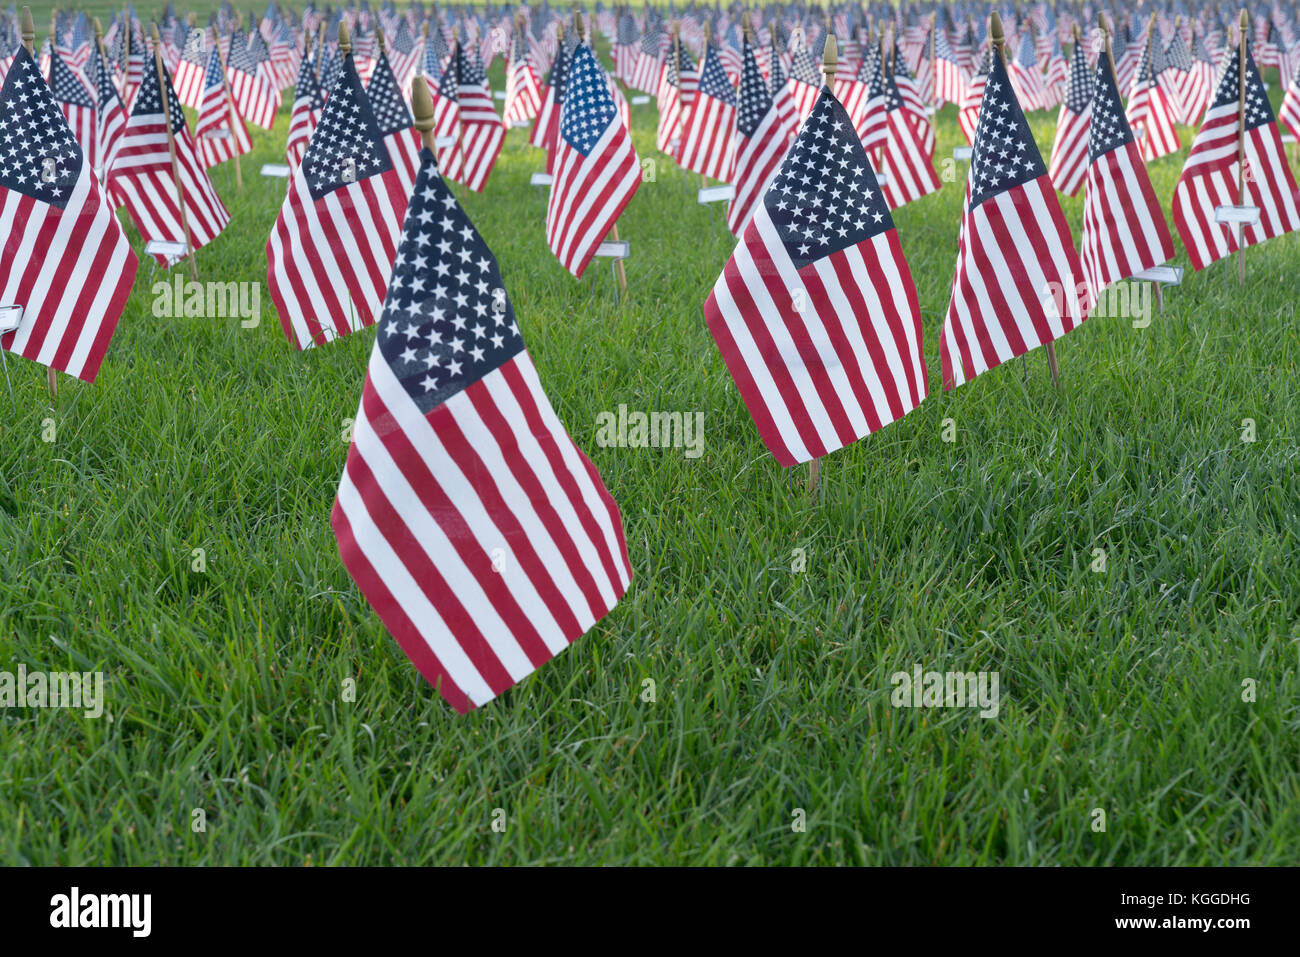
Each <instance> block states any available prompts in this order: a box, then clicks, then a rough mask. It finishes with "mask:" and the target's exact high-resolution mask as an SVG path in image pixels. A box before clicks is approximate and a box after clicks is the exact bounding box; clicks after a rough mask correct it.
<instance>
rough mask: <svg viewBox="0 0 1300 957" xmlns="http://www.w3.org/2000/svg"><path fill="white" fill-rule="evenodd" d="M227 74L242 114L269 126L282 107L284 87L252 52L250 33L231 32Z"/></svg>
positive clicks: (251, 121)
mask: <svg viewBox="0 0 1300 957" xmlns="http://www.w3.org/2000/svg"><path fill="white" fill-rule="evenodd" d="M226 76H227V77H229V78H230V92H231V94H232V95H233V96H234V97H235V107H236V109H238V110H239V115H240V116H242V117H243V118H244V119H246V120H248V122H250V123H253V124H255V125H256V126H260V127H262V129H264V130H269V129H270V128H271V124H272V123H274V122H275V113H276V110H278V109H279V108H280V91H279V90H277V89H276V88H275V85H274V84H273V83H271V82H270V80H269V79H268V78H267V77H266V76H265V75H264V73H263V72H262V70H261V69H260V68H259V66H258V64H257V63H255V62H254V61H253V58H252V57H251V56H250V55H249V52H248V34H246V33H244V32H243V31H242V30H235V31H233V32H232V33H231V34H230V55H229V57H228V59H227V60H226Z"/></svg>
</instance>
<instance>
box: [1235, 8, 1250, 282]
mask: <svg viewBox="0 0 1300 957" xmlns="http://www.w3.org/2000/svg"><path fill="white" fill-rule="evenodd" d="M1249 29H1250V14H1249V13H1247V12H1246V8H1245V7H1242V8H1241V29H1240V30H1238V33H1239V34H1240V36H1239V37H1238V41H1237V50H1238V52H1237V67H1238V69H1237V205H1238V206H1245V205H1246V37H1247V36H1248V35H1249V34H1248V33H1247V31H1248V30H1249ZM1245 282H1246V227H1245V226H1244V225H1240V224H1239V225H1238V226H1237V284H1238V285H1244V284H1245Z"/></svg>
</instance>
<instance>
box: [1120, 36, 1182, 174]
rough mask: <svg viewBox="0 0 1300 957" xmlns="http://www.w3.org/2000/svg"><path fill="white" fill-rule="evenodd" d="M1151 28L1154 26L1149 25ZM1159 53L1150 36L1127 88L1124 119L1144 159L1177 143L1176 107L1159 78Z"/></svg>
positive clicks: (1172, 149) (1164, 152) (1165, 152)
mask: <svg viewBox="0 0 1300 957" xmlns="http://www.w3.org/2000/svg"><path fill="white" fill-rule="evenodd" d="M1151 29H1152V32H1154V30H1155V27H1152V28H1151ZM1163 59H1164V57H1163V54H1162V53H1161V52H1160V47H1159V46H1158V45H1156V44H1155V42H1154V40H1153V41H1152V42H1151V43H1150V44H1148V46H1147V49H1146V50H1144V51H1143V53H1142V61H1141V64H1140V65H1139V67H1138V71H1137V76H1136V77H1134V79H1133V88H1132V90H1130V92H1129V99H1128V111H1127V113H1128V122H1129V126H1131V127H1132V128H1133V130H1134V135H1135V136H1137V139H1138V142H1139V143H1140V144H1141V146H1142V158H1143V159H1144V160H1146V161H1147V162H1150V161H1151V160H1154V159H1159V158H1160V157H1162V156H1168V155H1169V154H1170V153H1173V152H1175V151H1176V150H1177V149H1178V147H1179V146H1180V144H1179V142H1178V133H1177V132H1176V131H1175V130H1174V118H1175V117H1176V116H1177V113H1178V111H1177V108H1176V107H1175V105H1174V102H1173V99H1172V98H1171V97H1170V95H1169V94H1170V91H1169V90H1167V89H1166V88H1165V87H1164V85H1163V84H1162V83H1161V82H1160V77H1159V73H1160V68H1161V66H1162V65H1163Z"/></svg>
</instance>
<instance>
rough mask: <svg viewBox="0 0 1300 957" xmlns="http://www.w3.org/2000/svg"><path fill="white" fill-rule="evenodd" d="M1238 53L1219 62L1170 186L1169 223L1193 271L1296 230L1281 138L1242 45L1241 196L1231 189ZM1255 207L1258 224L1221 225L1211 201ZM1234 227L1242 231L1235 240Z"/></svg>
mask: <svg viewBox="0 0 1300 957" xmlns="http://www.w3.org/2000/svg"><path fill="white" fill-rule="evenodd" d="M1240 79H1241V62H1240V54H1239V53H1233V54H1232V55H1231V57H1229V58H1228V59H1227V61H1226V63H1225V69H1224V71H1223V76H1222V78H1221V79H1220V80H1219V86H1218V89H1217V90H1216V92H1215V95H1214V100H1213V101H1212V102H1211V104H1210V108H1209V109H1208V110H1207V111H1206V113H1205V120H1204V121H1203V122H1202V123H1201V128H1200V130H1198V131H1197V133H1196V138H1195V139H1194V140H1192V149H1191V152H1190V153H1189V154H1188V156H1187V162H1186V164H1185V165H1184V166H1183V172H1182V175H1181V176H1180V177H1179V178H1178V185H1177V187H1175V189H1174V204H1173V213H1174V226H1175V227H1176V228H1177V230H1178V235H1179V237H1180V238H1181V239H1182V241H1183V246H1184V248H1186V250H1187V257H1188V258H1189V259H1190V260H1191V262H1192V268H1193V269H1204V268H1205V267H1206V266H1208V265H1209V264H1210V263H1212V262H1214V261H1215V260H1218V259H1222V258H1223V257H1224V256H1227V255H1229V254H1230V253H1234V252H1236V251H1237V249H1238V248H1240V246H1253V245H1255V244H1256V243H1261V242H1263V241H1264V240H1266V239H1273V238H1274V237H1276V236H1281V235H1282V234H1283V233H1289V232H1292V231H1294V230H1296V229H1300V210H1297V207H1296V183H1295V179H1294V177H1292V175H1291V169H1290V167H1289V166H1288V165H1287V159H1286V151H1285V149H1284V147H1283V146H1282V136H1281V134H1280V133H1279V132H1278V129H1277V123H1276V122H1275V121H1274V118H1273V107H1272V106H1271V105H1270V104H1269V102H1268V94H1267V93H1266V92H1265V90H1264V84H1263V82H1262V81H1261V80H1260V78H1259V71H1258V70H1257V69H1256V68H1255V60H1254V58H1253V57H1252V56H1251V54H1250V50H1249V46H1248V47H1247V51H1246V84H1245V86H1246V109H1245V136H1244V147H1245V159H1246V175H1245V190H1244V195H1238V190H1237V176H1238V163H1237V136H1238V131H1239V129H1240V125H1239V124H1238V122H1237V97H1238V85H1239V83H1240ZM1235 205H1246V206H1257V207H1259V222H1257V223H1255V224H1254V225H1251V226H1245V227H1242V226H1230V225H1221V224H1219V223H1217V222H1215V219H1214V210H1215V208H1216V207H1218V206H1235ZM1237 230H1243V235H1242V237H1241V238H1240V239H1239V238H1238V236H1237V234H1236V233H1237Z"/></svg>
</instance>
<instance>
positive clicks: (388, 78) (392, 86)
mask: <svg viewBox="0 0 1300 957" xmlns="http://www.w3.org/2000/svg"><path fill="white" fill-rule="evenodd" d="M366 96H368V97H369V98H370V108H371V109H372V110H374V111H375V122H377V123H378V124H379V132H380V133H381V134H383V135H384V136H388V135H390V134H392V133H400V132H401V131H402V130H407V129H410V128H411V123H412V122H413V121H412V119H411V111H410V110H408V109H407V108H406V101H405V100H404V99H402V94H401V93H400V92H398V89H397V77H395V76H393V68H392V67H391V66H389V64H388V57H387V56H380V57H379V59H378V60H377V61H375V72H374V73H372V74H370V83H369V84H367V86H366Z"/></svg>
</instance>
